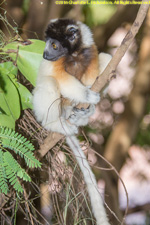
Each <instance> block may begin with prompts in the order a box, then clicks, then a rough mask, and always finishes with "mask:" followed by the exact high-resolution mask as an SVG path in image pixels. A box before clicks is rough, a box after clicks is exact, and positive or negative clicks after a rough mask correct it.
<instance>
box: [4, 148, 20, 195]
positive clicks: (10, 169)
mask: <svg viewBox="0 0 150 225" xmlns="http://www.w3.org/2000/svg"><path fill="white" fill-rule="evenodd" d="M3 155H4V166H5V169H6V176H7V179H8V180H9V182H10V184H11V185H12V186H13V188H14V189H15V190H16V191H17V192H21V193H22V192H23V188H22V186H21V184H20V181H19V179H18V177H17V171H18V170H20V165H19V164H18V162H17V161H16V160H15V159H14V158H13V156H12V155H11V154H10V153H9V152H5V153H3ZM10 177H11V178H10Z"/></svg>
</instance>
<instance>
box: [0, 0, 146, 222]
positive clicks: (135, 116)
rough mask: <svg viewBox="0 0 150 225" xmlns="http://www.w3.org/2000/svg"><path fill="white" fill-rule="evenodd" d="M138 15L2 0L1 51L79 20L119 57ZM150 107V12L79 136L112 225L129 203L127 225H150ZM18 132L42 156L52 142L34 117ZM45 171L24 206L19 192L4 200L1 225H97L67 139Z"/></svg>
mask: <svg viewBox="0 0 150 225" xmlns="http://www.w3.org/2000/svg"><path fill="white" fill-rule="evenodd" d="M138 9H139V5H90V4H89V5H63V4H62V5H58V4H56V3H55V1H53V0H1V2H0V13H1V14H0V27H1V30H0V47H1V48H2V47H3V46H5V45H6V44H7V43H9V42H12V41H14V40H26V39H40V40H44V30H45V28H46V26H47V24H48V22H49V20H50V19H53V18H73V19H75V20H80V21H82V22H84V23H86V24H87V25H88V26H89V27H90V28H91V29H92V31H93V35H94V40H95V42H96V45H97V47H98V50H99V52H108V53H110V54H112V55H113V54H114V53H115V51H116V49H117V47H118V46H119V45H120V44H121V42H122V40H123V38H124V36H125V35H126V33H127V31H128V30H129V29H130V27H131V25H132V23H133V21H134V20H135V18H136V15H137V12H138ZM4 61H7V58H5V59H4V58H3V57H1V62H4ZM31 76H32V74H31ZM18 78H19V79H20V81H21V82H22V83H23V84H24V85H25V86H26V87H27V88H28V90H30V91H32V89H33V86H32V85H31V84H30V83H29V82H28V81H27V80H26V79H25V78H23V77H22V75H21V74H20V73H19V74H18ZM149 100H150V11H149V12H148V15H147V18H146V19H145V21H144V23H143V25H142V27H141V29H140V30H139V32H138V35H137V36H136V38H135V39H134V42H133V43H132V45H131V46H130V48H129V49H128V51H127V52H126V54H125V56H124V57H123V59H122V60H121V62H120V64H119V66H118V67H117V69H116V78H112V79H111V80H110V82H109V86H108V87H107V93H106V94H102V100H101V102H100V103H99V104H98V106H97V108H96V112H95V114H94V115H93V116H92V118H91V119H90V124H89V126H87V127H85V128H82V130H81V133H80V136H79V138H80V140H81V141H82V145H83V150H84V151H85V154H86V156H87V158H88V160H89V162H90V164H91V166H92V168H93V171H94V173H95V175H96V178H97V180H98V185H99V190H100V192H101V194H102V195H103V198H104V199H105V203H106V204H105V206H106V208H107V213H108V216H109V218H110V221H111V224H113V225H117V224H121V222H120V221H122V220H123V217H124V214H125V211H126V207H127V195H128V199H129V203H128V212H127V215H126V218H125V224H127V225H134V224H137V225H150V194H149V193H150V172H149V171H150V101H149ZM0 101H1V100H0ZM16 131H18V132H19V133H21V134H23V135H24V136H25V137H27V138H28V139H29V140H31V141H32V142H33V143H34V146H35V147H36V149H37V150H38V149H39V148H40V145H41V144H43V142H44V139H45V137H46V136H47V132H46V131H45V130H44V129H43V128H41V127H40V125H39V124H37V123H36V121H35V119H34V116H33V115H32V110H30V109H26V110H24V111H22V114H21V117H20V118H19V119H18V120H17V121H16ZM103 157H104V158H103ZM108 162H109V163H110V164H111V165H112V166H110V164H109V163H108ZM42 163H43V166H42V170H30V171H29V173H30V175H31V177H32V183H31V184H29V185H25V189H26V191H25V192H24V196H23V197H22V198H20V197H18V196H17V195H16V194H15V193H14V192H13V191H12V193H9V195H7V196H4V194H1V197H0V202H1V206H0V209H1V210H0V215H1V224H3V225H5V224H18V225H20V224H21V225H25V224H32V225H33V224H34V225H36V224H59V225H60V224H66V225H73V224H74V225H75V224H80V225H84V224H89V225H90V224H95V223H94V219H92V215H91V210H90V206H89V207H87V206H88V204H89V203H88V197H87V193H86V187H85V185H84V182H83V178H82V174H81V173H80V170H79V168H78V166H77V164H76V161H75V159H74V157H73V156H72V153H71V151H70V150H69V149H68V147H67V146H66V145H65V140H64V139H63V140H61V141H60V142H59V143H58V144H57V145H56V146H55V147H54V148H53V149H51V150H50V151H49V152H48V153H47V155H46V156H44V158H43V159H42ZM114 168H115V169H114ZM116 171H118V173H117V172H116ZM124 186H125V187H124ZM125 188H126V190H127V193H128V194H127V193H126V191H125ZM85 218H87V219H85Z"/></svg>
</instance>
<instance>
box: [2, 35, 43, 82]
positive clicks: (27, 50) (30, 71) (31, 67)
mask: <svg viewBox="0 0 150 225" xmlns="http://www.w3.org/2000/svg"><path fill="white" fill-rule="evenodd" d="M44 47H45V42H44V41H40V40H34V39H33V40H29V44H28V45H26V44H24V43H22V42H13V43H10V44H8V45H6V46H5V47H4V48H3V51H5V52H8V53H9V56H10V57H11V58H12V59H13V60H16V59H17V66H18V68H19V70H20V71H21V73H22V74H23V75H24V76H25V77H26V79H27V80H29V81H30V82H31V83H32V84H33V85H34V86H35V82H36V77H37V73H38V68H39V65H40V62H41V60H42V55H43V50H44ZM11 50H15V51H16V52H17V51H18V54H17V53H14V52H12V51H11ZM11 52H12V53H11Z"/></svg>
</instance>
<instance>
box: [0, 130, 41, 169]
mask: <svg viewBox="0 0 150 225" xmlns="http://www.w3.org/2000/svg"><path fill="white" fill-rule="evenodd" d="M0 143H1V144H2V145H3V147H5V148H9V149H11V150H13V151H14V152H15V153H16V154H18V155H20V156H21V157H22V158H24V160H25V162H26V164H27V166H28V167H29V168H37V167H41V163H40V162H39V161H38V160H37V159H36V158H35V157H34V155H33V151H34V150H35V149H34V146H33V145H32V143H30V142H29V141H28V140H27V139H26V138H25V137H23V136H22V135H21V134H18V133H17V132H15V131H13V130H12V129H10V128H7V127H0Z"/></svg>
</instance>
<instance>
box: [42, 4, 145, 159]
mask: <svg viewBox="0 0 150 225" xmlns="http://www.w3.org/2000/svg"><path fill="white" fill-rule="evenodd" d="M143 2H145V0H143ZM148 8H149V4H141V6H140V8H139V11H138V13H137V16H136V19H135V21H134V23H133V25H132V26H131V29H130V31H129V32H128V33H127V35H126V36H125V38H124V39H123V41H122V43H121V45H120V47H119V48H118V49H117V51H116V53H115V55H114V56H113V58H112V59H111V61H110V62H109V64H108V66H107V67H106V69H105V70H104V72H103V73H102V74H101V75H100V76H99V77H98V79H97V80H96V81H95V83H94V84H93V86H92V88H91V89H92V90H93V91H96V92H100V90H101V89H102V88H104V87H105V85H106V84H107V83H108V80H109V76H110V74H111V73H112V72H113V71H114V70H115V69H116V67H117V66H118V64H119V62H120V61H121V59H122V57H123V56H124V54H125V53H126V51H127V49H128V48H129V46H130V44H131V43H132V41H133V39H134V37H135V36H136V34H137V32H138V31H139V29H140V27H141V25H142V23H143V21H144V19H145V17H146V14H147V11H148ZM51 137H52V134H51V133H50V135H48V137H47V138H46V139H45V141H44V144H43V145H41V146H40V149H39V150H38V152H39V154H40V156H41V158H42V157H44V155H45V154H46V153H47V152H48V150H49V149H51V148H52V147H54V146H55V145H56V144H57V142H58V141H59V140H60V139H61V138H62V137H63V135H60V134H56V135H54V138H53V139H52V138H51Z"/></svg>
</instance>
